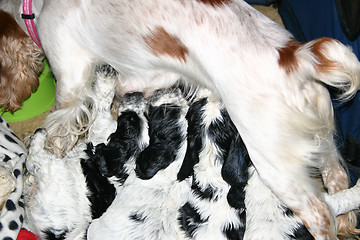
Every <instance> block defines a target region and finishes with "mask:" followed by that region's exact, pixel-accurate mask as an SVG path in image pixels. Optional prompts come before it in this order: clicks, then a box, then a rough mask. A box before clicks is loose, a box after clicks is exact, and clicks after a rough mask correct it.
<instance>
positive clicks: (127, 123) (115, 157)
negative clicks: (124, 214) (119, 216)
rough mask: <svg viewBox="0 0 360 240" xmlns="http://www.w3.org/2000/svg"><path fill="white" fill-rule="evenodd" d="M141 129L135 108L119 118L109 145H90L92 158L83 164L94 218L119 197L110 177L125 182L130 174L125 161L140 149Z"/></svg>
mask: <svg viewBox="0 0 360 240" xmlns="http://www.w3.org/2000/svg"><path fill="white" fill-rule="evenodd" d="M140 132H141V120H140V118H139V116H138V115H137V114H136V113H135V112H133V111H125V112H122V113H121V115H120V116H119V117H118V125H117V129H116V131H115V132H114V133H112V134H111V135H110V137H109V139H110V140H109V143H108V144H107V145H105V144H99V145H97V146H96V147H95V148H94V147H93V146H92V144H91V143H90V144H88V148H87V154H88V155H89V159H87V160H85V159H83V160H82V161H81V166H82V168H83V172H84V175H85V177H86V181H87V185H88V187H89V189H90V192H91V194H90V195H89V196H88V198H89V200H90V202H91V204H92V216H93V218H99V217H100V216H101V215H102V214H103V213H104V212H105V211H106V209H107V208H108V207H109V206H110V204H111V203H112V202H113V200H114V198H115V187H114V186H113V185H112V184H111V183H110V182H109V181H108V179H107V178H108V177H112V176H115V177H116V178H117V179H118V181H119V182H120V183H123V182H124V181H125V180H126V178H127V177H128V174H127V173H126V172H125V169H124V164H125V163H126V162H127V161H128V160H129V158H130V157H131V156H134V155H135V154H137V153H138V152H140V148H139V146H138V139H139V136H140ZM94 149H95V150H94Z"/></svg>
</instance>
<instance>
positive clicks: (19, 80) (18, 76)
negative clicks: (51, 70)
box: [0, 10, 44, 112]
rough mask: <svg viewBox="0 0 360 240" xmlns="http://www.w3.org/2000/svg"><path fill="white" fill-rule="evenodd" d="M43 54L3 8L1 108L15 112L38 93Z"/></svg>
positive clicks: (0, 30)
mask: <svg viewBox="0 0 360 240" xmlns="http://www.w3.org/2000/svg"><path fill="white" fill-rule="evenodd" d="M43 57H44V56H43V53H42V51H41V49H39V48H38V47H37V46H36V45H35V43H34V42H33V41H32V39H31V38H30V37H29V36H27V35H26V34H25V32H24V31H23V30H22V29H21V28H20V27H19V26H18V24H17V23H16V21H15V19H14V18H13V17H12V16H11V15H10V14H8V13H6V12H4V11H1V10H0V107H2V106H5V107H4V111H11V112H14V111H16V110H17V109H19V108H20V107H21V105H22V102H23V101H24V100H25V99H27V98H28V97H29V96H30V95H31V92H34V91H35V90H36V89H37V87H38V85H39V80H38V74H40V72H41V70H42V67H43V65H42V59H43Z"/></svg>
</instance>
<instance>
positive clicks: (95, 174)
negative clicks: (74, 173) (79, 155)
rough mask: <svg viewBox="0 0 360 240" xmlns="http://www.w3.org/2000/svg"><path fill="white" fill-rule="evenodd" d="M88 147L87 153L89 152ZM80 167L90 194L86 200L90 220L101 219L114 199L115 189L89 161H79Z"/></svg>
mask: <svg viewBox="0 0 360 240" xmlns="http://www.w3.org/2000/svg"><path fill="white" fill-rule="evenodd" d="M91 148H92V146H91V144H89V145H88V152H90V151H91ZM81 167H82V170H83V173H84V176H85V177H86V184H87V187H88V189H89V190H90V193H89V194H88V199H89V201H90V202H91V214H92V219H96V218H99V217H101V215H102V214H103V213H104V212H105V211H106V209H107V208H108V207H109V206H110V204H111V203H112V202H113V201H114V198H115V187H114V186H113V185H112V184H111V183H109V181H108V180H107V178H106V177H104V176H103V175H102V174H101V172H100V170H99V168H98V166H97V164H96V163H95V162H94V161H93V159H92V158H90V159H81Z"/></svg>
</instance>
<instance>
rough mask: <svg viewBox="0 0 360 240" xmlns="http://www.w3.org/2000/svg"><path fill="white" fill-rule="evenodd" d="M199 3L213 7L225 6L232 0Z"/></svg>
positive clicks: (207, 0)
mask: <svg viewBox="0 0 360 240" xmlns="http://www.w3.org/2000/svg"><path fill="white" fill-rule="evenodd" d="M198 1H199V2H201V3H204V4H206V5H211V6H213V7H215V6H220V5H225V4H228V3H230V2H231V0H198Z"/></svg>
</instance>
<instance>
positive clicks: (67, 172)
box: [24, 66, 116, 240]
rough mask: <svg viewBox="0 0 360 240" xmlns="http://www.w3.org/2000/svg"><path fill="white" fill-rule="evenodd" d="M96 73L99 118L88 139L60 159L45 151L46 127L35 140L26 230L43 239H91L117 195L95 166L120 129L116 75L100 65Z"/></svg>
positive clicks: (29, 165) (27, 191)
mask: <svg viewBox="0 0 360 240" xmlns="http://www.w3.org/2000/svg"><path fill="white" fill-rule="evenodd" d="M96 75H97V78H96V81H95V83H94V84H93V89H92V92H93V96H94V98H93V106H92V107H93V109H94V114H95V115H96V117H95V120H94V121H93V124H92V125H91V127H90V129H89V134H88V136H87V138H86V139H84V140H82V141H81V142H79V143H78V144H77V145H76V146H75V147H74V148H73V149H72V150H71V151H69V152H67V153H66V155H65V156H64V157H63V158H59V157H57V156H56V155H54V154H52V153H50V152H48V151H46V150H45V142H46V137H47V132H46V130H45V129H38V130H37V131H36V132H35V133H34V134H33V135H32V136H31V141H30V146H29V153H28V158H27V161H26V168H27V170H28V172H29V174H30V175H29V176H28V179H29V181H28V182H29V184H27V188H26V189H25V191H24V194H25V199H26V204H25V213H26V217H25V223H24V227H25V228H27V229H28V230H30V231H32V232H33V233H35V234H36V235H37V236H38V237H39V238H40V239H68V240H74V239H85V238H86V230H87V228H88V226H89V223H90V222H91V221H92V219H94V218H98V217H100V216H101V214H102V213H103V212H104V211H105V210H106V209H107V207H108V206H109V205H110V204H111V202H112V200H113V199H114V197H115V188H114V186H113V185H112V184H111V183H110V182H109V181H108V179H107V178H106V177H104V176H103V175H102V174H101V173H100V171H99V168H98V166H97V165H96V164H95V163H94V161H96V159H94V157H93V147H94V146H97V145H98V144H99V143H104V142H107V138H108V137H109V135H110V133H112V132H114V131H115V129H116V121H115V120H114V119H113V117H112V115H111V112H110V106H111V104H112V102H113V98H114V77H115V76H116V73H115V71H113V70H112V69H111V68H110V67H109V66H100V67H98V68H97V74H96ZM30 183H32V184H30Z"/></svg>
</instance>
